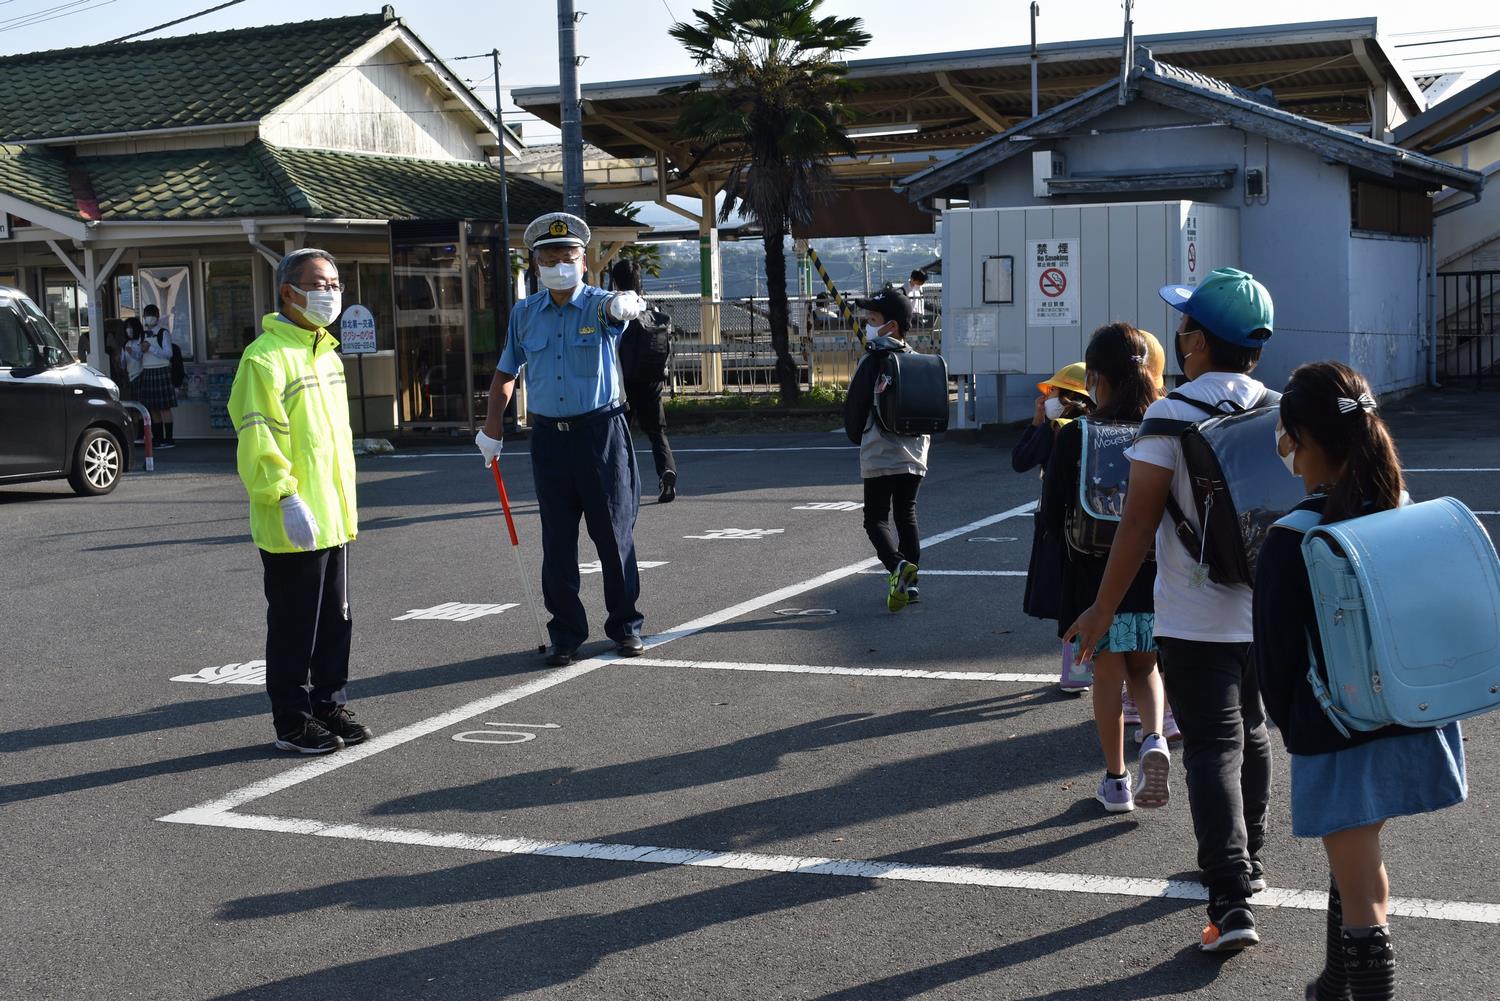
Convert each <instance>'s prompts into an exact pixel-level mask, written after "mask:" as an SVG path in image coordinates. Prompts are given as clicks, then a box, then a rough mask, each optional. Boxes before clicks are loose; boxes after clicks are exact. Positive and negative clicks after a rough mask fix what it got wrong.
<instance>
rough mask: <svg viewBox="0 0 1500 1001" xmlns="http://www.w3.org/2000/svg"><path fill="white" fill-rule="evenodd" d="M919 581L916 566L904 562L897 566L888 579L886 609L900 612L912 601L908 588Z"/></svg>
mask: <svg viewBox="0 0 1500 1001" xmlns="http://www.w3.org/2000/svg"><path fill="white" fill-rule="evenodd" d="M916 580H917V568H916V565H915V564H912V563H908V562H906V561H905V560H902V561H901V562H900V563H897V564H896V569H895V570H893V571H891V576H890V577H889V578H888V582H887V588H886V596H885V607H886V608H889V609H890V610H891V611H893V612H899V611H901V609H903V608H905V607H906V606H907V604H908V603H909V602H910V601H911V596H910V594H908V593H907V590H908V588H910V587H911V586H912V584H914V583H916Z"/></svg>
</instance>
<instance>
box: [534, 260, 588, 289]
mask: <svg viewBox="0 0 1500 1001" xmlns="http://www.w3.org/2000/svg"><path fill="white" fill-rule="evenodd" d="M537 270H538V272H539V273H540V275H541V279H542V285H543V286H544V287H546V288H549V289H551V290H552V291H554V292H566V291H567V290H568V289H570V288H576V287H577V286H578V283H579V282H581V281H583V264H582V262H580V261H563V262H561V263H559V264H552V265H547V264H544V265H542V266H541V267H540V268H538V269H537Z"/></svg>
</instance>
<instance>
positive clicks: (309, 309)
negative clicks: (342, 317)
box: [297, 288, 344, 327]
mask: <svg viewBox="0 0 1500 1001" xmlns="http://www.w3.org/2000/svg"><path fill="white" fill-rule="evenodd" d="M297 291H298V292H301V293H302V294H303V295H305V296H307V305H306V306H301V307H298V308H299V309H300V310H301V312H302V315H303V316H304V317H305V318H306V319H307V322H308V323H311V324H312V325H313V326H315V327H326V326H328V325H329V324H330V323H332V322H333V321H334V319H335V318H336V317H337V316H338V315H339V314H340V313H342V312H343V311H344V293H343V292H335V291H333V290H332V289H329V290H328V291H326V292H319V291H317V290H316V289H314V290H313V291H311V292H309V291H308V290H307V289H301V288H299V289H297Z"/></svg>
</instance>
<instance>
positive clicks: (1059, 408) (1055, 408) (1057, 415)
mask: <svg viewBox="0 0 1500 1001" xmlns="http://www.w3.org/2000/svg"><path fill="white" fill-rule="evenodd" d="M1042 413H1044V414H1046V415H1047V419H1048V420H1049V421H1055V420H1059V419H1061V418H1062V415H1063V401H1062V400H1059V399H1058V398H1057V397H1055V396H1049V397H1047V400H1046V402H1045V403H1043V404H1042Z"/></svg>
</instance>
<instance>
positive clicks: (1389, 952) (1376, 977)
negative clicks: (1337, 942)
mask: <svg viewBox="0 0 1500 1001" xmlns="http://www.w3.org/2000/svg"><path fill="white" fill-rule="evenodd" d="M1343 946H1344V969H1345V971H1346V972H1347V975H1348V977H1349V996H1350V997H1351V998H1352V999H1353V1001H1396V950H1395V948H1394V947H1393V946H1392V945H1391V928H1390V925H1374V926H1373V927H1370V928H1345V929H1344V935H1343Z"/></svg>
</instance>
